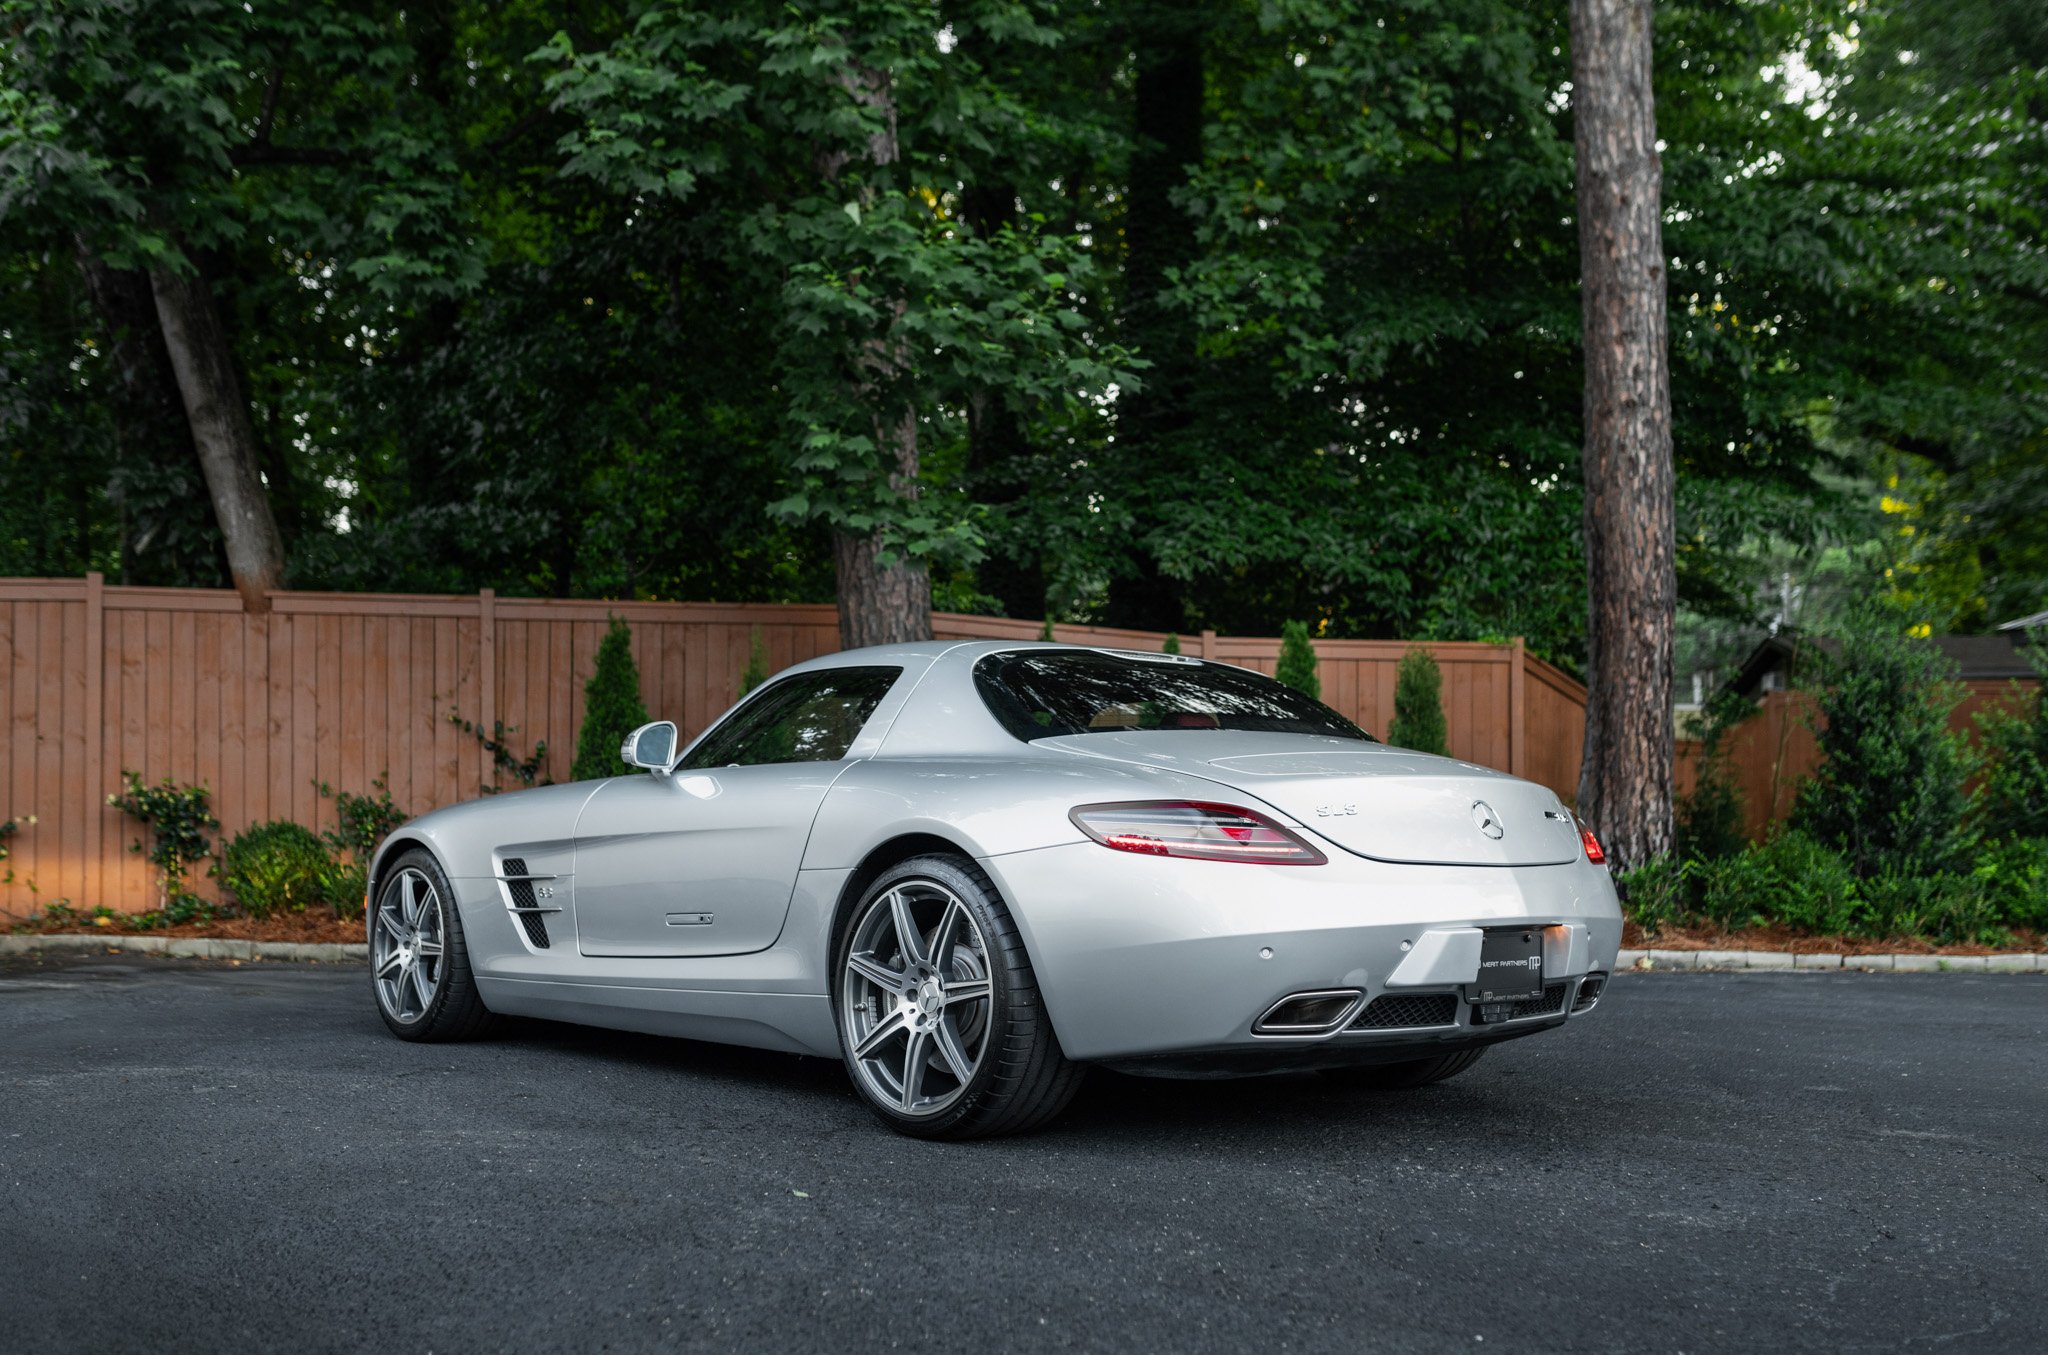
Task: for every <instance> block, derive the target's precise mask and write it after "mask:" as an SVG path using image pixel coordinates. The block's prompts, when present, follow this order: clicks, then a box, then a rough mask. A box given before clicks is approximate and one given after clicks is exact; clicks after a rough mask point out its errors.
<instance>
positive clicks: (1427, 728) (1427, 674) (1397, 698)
mask: <svg viewBox="0 0 2048 1355" xmlns="http://www.w3.org/2000/svg"><path fill="white" fill-rule="evenodd" d="M1449 738H1450V734H1449V730H1448V728H1447V727H1446V725H1445V723H1444V673H1443V669H1441V668H1439V667H1438V666H1437V662H1436V659H1435V657H1434V656H1432V655H1431V654H1430V652H1429V651H1428V650H1426V649H1423V648H1420V647H1419V646H1418V647H1417V648H1414V649H1411V650H1409V651H1408V652H1407V653H1406V654H1403V655H1402V656H1401V666H1400V667H1399V668H1398V669H1396V670H1395V673H1394V722H1393V723H1392V724H1390V725H1388V726H1387V742H1388V743H1391V744H1393V745H1394V746H1395V747H1396V748H1412V749H1414V750H1415V751H1416V752H1418V753H1434V754H1436V755H1437V756H1438V757H1449V756H1450V752H1451V747H1450V742H1449Z"/></svg>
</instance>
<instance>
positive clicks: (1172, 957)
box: [982, 842, 1621, 1074]
mask: <svg viewBox="0 0 2048 1355" xmlns="http://www.w3.org/2000/svg"><path fill="white" fill-rule="evenodd" d="M982 865H983V867H984V868H985V869H987V870H988V871H989V873H990V875H991V876H992V877H993V878H994V880H995V882H996V885H997V887H998V888H999V889H1000V890H1001V891H1002V893H1003V896H1004V898H1005V899H1006V900H1007V901H1008V902H1009V905H1010V910H1011V913H1012V915H1013V916H1014V917H1015V918H1016V921H1017V925H1018V929H1019V931H1020V932H1021V933H1022V935H1023V938H1024V943H1025V946H1026V947H1027V948H1028V950H1029V951H1030V954H1031V959H1032V965H1033V968H1034V970H1035V972H1036V974H1037V977H1038V983H1039V988H1040V990H1041V992H1042V993H1043V994H1044V997H1045V1003H1046V1008H1047V1010H1048V1012H1049V1014H1050V1015H1051V1017H1052V1023H1053V1029H1054V1030H1055V1031H1056V1032H1057V1033H1058V1035H1059V1038H1060V1044H1061V1046H1062V1048H1063V1049H1064V1050H1065V1051H1066V1053H1067V1056H1068V1057H1070V1058H1075V1059H1086V1060H1093V1061H1098V1062H1107V1063H1117V1064H1120V1065H1124V1066H1129V1067H1131V1068H1132V1070H1133V1071H1148V1070H1149V1071H1160V1072H1182V1073H1189V1072H1193V1073H1197V1074H1199V1073H1200V1072H1201V1071H1202V1070H1205V1069H1213V1070H1220V1071H1224V1072H1228V1071H1232V1070H1235V1071H1240V1072H1258V1071H1270V1070H1276V1069H1281V1068H1288V1067H1317V1066H1331V1065H1341V1064H1346V1063H1369V1062H1383V1061H1387V1060H1390V1059H1398V1058H1419V1057H1424V1056H1426V1055H1428V1054H1430V1053H1432V1052H1448V1051H1449V1050H1451V1049H1453V1048H1457V1047H1461V1046H1465V1045H1470V1044H1474V1043H1487V1042H1491V1041H1494V1040H1499V1039H1505V1038H1512V1037H1513V1036H1514V1035H1518V1034H1527V1033H1531V1032H1533V1031H1536V1030H1542V1029H1548V1028H1551V1027H1554V1026H1558V1025H1562V1024H1564V1023H1565V1022H1567V1021H1569V1020H1570V1019H1572V1018H1573V1016H1575V1015H1580V1014H1583V1013H1584V1012H1586V1011H1589V1010H1591V1009H1592V1006H1593V1003H1594V1001H1597V997H1595V995H1594V994H1593V993H1592V992H1591V991H1590V987H1591V986H1590V985H1585V984H1583V982H1582V981H1583V980H1584V979H1585V978H1586V976H1587V975H1589V974H1593V975H1601V976H1604V975H1607V974H1610V973H1612V972H1613V969H1614V963H1615V956H1616V953H1617V952H1618V951H1619V949H1620V945H1621V910H1620V907H1619V905H1618V904H1617V902H1616V900H1615V895H1614V888H1613V885H1612V884H1611V883H1610V882H1609V880H1608V878H1607V873H1606V871H1605V870H1603V869H1601V868H1600V867H1597V866H1593V865H1591V864H1589V863H1586V862H1583V861H1581V862H1578V863H1576V864H1573V865H1565V866H1529V867H1496V866H1415V865H1392V864H1387V863H1383V862H1377V861H1367V860H1364V859H1362V858H1358V857H1346V856H1341V855H1340V856H1338V857H1336V858H1334V859H1332V860H1331V861H1330V862H1329V863H1328V864H1327V865H1322V866H1262V865H1252V864H1245V863H1238V862H1210V861H1184V860H1178V859H1170V858H1160V857H1151V856H1139V855H1135V854H1132V853H1128V852H1117V851H1112V850H1110V849H1108V848H1105V847H1102V846H1098V845H1097V844H1095V843H1092V842H1089V843H1074V844H1068V845H1064V846H1058V847H1048V848H1044V849H1041V850H1038V851H1028V852H1014V853H1008V854H1005V855H1001V856H995V857H989V858H987V859H985V860H983V862H982ZM1510 925H1520V926H1534V927H1541V928H1543V929H1544V935H1543V980H1544V997H1543V998H1542V999H1540V1000H1539V1004H1538V1005H1535V1006H1530V1004H1523V1005H1524V1006H1528V1007H1529V1009H1528V1010H1523V1011H1515V1012H1508V1011H1501V1010H1498V1009H1495V1010H1492V1011H1488V1012H1485V1013H1480V1012H1476V1011H1475V1010H1474V1009H1473V1007H1472V1005H1471V1004H1470V1003H1468V1002H1467V1001H1466V1000H1465V988H1466V985H1468V984H1470V983H1472V982H1473V981H1474V980H1475V979H1476V977H1477V968H1478V960H1479V939H1480V933H1481V932H1482V931H1483V930H1484V929H1486V928H1491V927H1504V926H1510ZM1300 993H1344V994H1355V1000H1353V1001H1352V1003H1351V1005H1350V1007H1349V1008H1348V1010H1347V1011H1346V1012H1345V1013H1344V1015H1343V1017H1342V1019H1341V1020H1340V1021H1339V1022H1338V1023H1337V1024H1336V1026H1335V1027H1334V1028H1333V1029H1329V1030H1318V1031H1314V1032H1310V1033H1267V1032H1262V1031H1260V1030H1258V1029H1256V1027H1257V1024H1258V1023H1259V1021H1260V1019H1261V1018H1262V1017H1263V1016H1265V1015H1266V1014H1267V1013H1268V1012H1269V1011H1271V1010H1272V1009H1273V1008H1274V1006H1275V1004H1277V1003H1280V1002H1282V1001H1283V1000H1285V999H1287V998H1288V997H1290V996H1292V995H1295V994H1300ZM1404 997H1405V998H1420V999H1425V1000H1426V1002H1427V1010H1423V1009H1421V1008H1416V1009H1415V1010H1408V1011H1404V1012H1399V1013H1393V1012H1390V1011H1389V1009H1388V1008H1387V1007H1385V1006H1382V1007H1379V1008H1377V1009H1376V1008H1375V1004H1376V1003H1377V1002H1378V1001H1379V999H1381V998H1389V999H1392V998H1404ZM1369 1015H1371V1019H1370V1020H1368V1016H1369ZM1390 1015H1393V1016H1396V1017H1398V1018H1399V1019H1401V1020H1404V1021H1412V1020H1413V1019H1416V1018H1418V1017H1419V1018H1421V1019H1424V1020H1425V1021H1426V1024H1422V1025H1415V1024H1399V1025H1386V1024H1383V1022H1384V1020H1385V1019H1386V1018H1387V1017H1389V1016H1390ZM1482 1016H1490V1017H1494V1018H1497V1019H1495V1020H1492V1021H1487V1022H1482V1021H1481V1020H1480V1018H1481V1017H1482Z"/></svg>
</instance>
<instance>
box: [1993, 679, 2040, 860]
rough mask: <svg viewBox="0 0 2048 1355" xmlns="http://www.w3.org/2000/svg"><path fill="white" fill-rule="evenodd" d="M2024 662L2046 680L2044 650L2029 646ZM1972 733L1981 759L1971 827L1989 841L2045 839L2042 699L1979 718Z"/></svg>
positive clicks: (2030, 698)
mask: <svg viewBox="0 0 2048 1355" xmlns="http://www.w3.org/2000/svg"><path fill="white" fill-rule="evenodd" d="M2027 661H2028V662H2029V663H2031V664H2033V666H2034V671H2035V672H2037V673H2039V674H2041V676H2042V678H2043V680H2044V681H2048V647H2044V646H2042V645H2038V644H2037V645H2032V646H2029V647H2028V649H2027ZM1977 729H1978V733H1979V735H1980V737H1981V738H1982V740H1983V747H1984V755H1985V769H1984V787H1983V790H1982V792H1981V793H1980V794H1979V796H1978V798H1977V806H1976V813H1977V826H1978V827H1979V828H1980V829H1981V830H1982V831H1983V832H1984V834H1985V835H1986V836H1987V837H1991V838H1994V839H2002V838H2027V837H2032V838H2043V837H2048V700H2044V699H2043V693H2042V692H2041V691H2035V692H2031V693H2028V694H2026V695H2025V696H2024V697H2023V698H2022V700H2021V701H2020V702H2019V709H2017V710H1999V709H1996V708H1994V709H1992V710H1988V711H1985V712H1984V713H1983V714H1981V715H1979V716H1978V717H1977Z"/></svg>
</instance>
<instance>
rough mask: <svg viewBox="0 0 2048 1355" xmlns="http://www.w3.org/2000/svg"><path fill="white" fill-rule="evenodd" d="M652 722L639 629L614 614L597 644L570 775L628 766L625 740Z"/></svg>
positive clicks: (587, 776)
mask: <svg viewBox="0 0 2048 1355" xmlns="http://www.w3.org/2000/svg"><path fill="white" fill-rule="evenodd" d="M646 723H647V707H645V706H643V705H641V704H640V670H639V669H638V668H636V667H634V665H633V631H632V628H631V627H629V626H627V625H626V623H625V622H624V621H622V620H620V619H619V618H618V617H616V616H615V617H613V618H612V621H611V625H610V627H609V628H608V629H607V630H606V631H605V633H604V640H603V641H602V642H601V643H600V644H599V645H598V647H597V667H596V669H595V671H593V672H592V673H591V675H590V681H589V682H588V683H587V684H585V686H584V688H583V728H582V729H580V730H579V731H577V734H576V761H575V763H574V764H573V765H572V766H571V768H570V771H569V776H570V778H571V779H572V780H576V781H596V780H600V779H602V778H604V777H607V776H617V775H618V774H619V773H620V772H621V771H622V770H624V768H623V767H622V766H621V765H620V762H619V746H620V745H621V744H623V743H625V741H626V736H627V735H628V734H630V733H632V732H633V731H634V730H636V729H638V728H639V727H640V726H641V725H644V724H646Z"/></svg>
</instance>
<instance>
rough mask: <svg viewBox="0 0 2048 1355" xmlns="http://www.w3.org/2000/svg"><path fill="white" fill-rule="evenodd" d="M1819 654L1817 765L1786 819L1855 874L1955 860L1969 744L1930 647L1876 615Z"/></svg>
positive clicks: (1956, 696) (1946, 673)
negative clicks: (1953, 718) (1956, 725)
mask: <svg viewBox="0 0 2048 1355" xmlns="http://www.w3.org/2000/svg"><path fill="white" fill-rule="evenodd" d="M1836 644H1837V648H1836V650H1835V652H1833V653H1832V654H1823V655H1821V656H1820V658H1819V660H1818V662H1817V667H1818V682H1819V687H1818V690H1817V692H1816V702H1817V705H1818V709H1819V718H1820V719H1821V720H1822V721H1823V722H1824V723H1823V724H1822V726H1821V728H1820V729H1819V731H1818V734H1817V739H1816V741H1817V743H1818V745H1819V750H1820V755H1821V764H1820V767H1819V769H1818V770H1817V771H1816V772H1815V773H1814V776H1813V778H1812V779H1811V780H1810V781H1808V782H1807V783H1806V785H1805V786H1803V787H1802V788H1801V790H1800V793H1799V799H1798V802H1797V804H1796V805H1795V806H1794V809H1793V814H1792V823H1793V825H1794V826H1795V827H1797V828H1799V829H1802V830H1803V831H1804V832H1806V833H1807V834H1810V835H1811V836H1812V837H1814V838H1815V839H1817V840H1819V841H1821V842H1825V843H1827V844H1829V845H1830V846H1832V847H1833V848H1835V849H1836V850H1838V851H1840V852H1841V853H1842V854H1843V856H1844V858H1845V859H1846V860H1847V861H1848V862H1849V864H1850V867H1851V868H1852V869H1853V870H1854V871H1855V872H1856V874H1857V875H1858V876H1861V877H1865V878H1868V877H1872V876H1876V875H1878V874H1880V873H1882V872H1886V871H1890V872H1894V873H1902V874H1910V873H1915V872H1927V871H1940V870H1946V869H1950V868H1953V867H1955V866H1956V865H1957V864H1958V863H1959V861H1960V860H1961V858H1962V856H1963V854H1964V852H1965V851H1966V850H1967V848H1968V845H1969V843H1968V836H1967V834H1966V832H1965V827H1964V815H1965V811H1966V808H1967V800H1966V798H1965V795H1964V789H1963V787H1964V782H1965V780H1966V778H1967V776H1968V774H1969V772H1970V770H1971V758H1970V753H1969V749H1968V745H1967V743H1966V742H1965V740H1964V739H1963V738H1962V736H1960V735H1958V734H1954V733H1951V732H1950V730H1949V714H1950V712H1951V711H1953V710H1954V709H1955V707H1956V704H1957V702H1958V701H1960V700H1961V696H1962V693H1961V689H1960V688H1959V687H1957V686H1956V685H1955V684H1954V683H1953V682H1952V681H1950V675H1951V673H1952V671H1953V670H1952V666H1951V665H1949V664H1948V662H1947V661H1946V660H1945V659H1944V658H1943V656H1942V654H1941V652H1940V650H1938V649H1936V648H1935V647H1934V646H1933V645H1932V644H1930V643H1928V642H1926V641H1924V640H1916V639H1914V638H1912V637H1911V636H1908V635H1903V634H1901V633H1900V631H1899V628H1898V627H1897V626H1896V625H1895V624H1892V623H1890V622H1889V620H1888V619H1887V618H1885V617H1881V616H1878V617H1870V618H1867V619H1866V620H1865V621H1864V622H1863V624H1861V625H1858V626H1855V627H1853V628H1850V629H1848V630H1845V631H1844V632H1843V633H1842V634H1841V635H1840V636H1839V638H1838V639H1837V641H1836Z"/></svg>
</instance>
